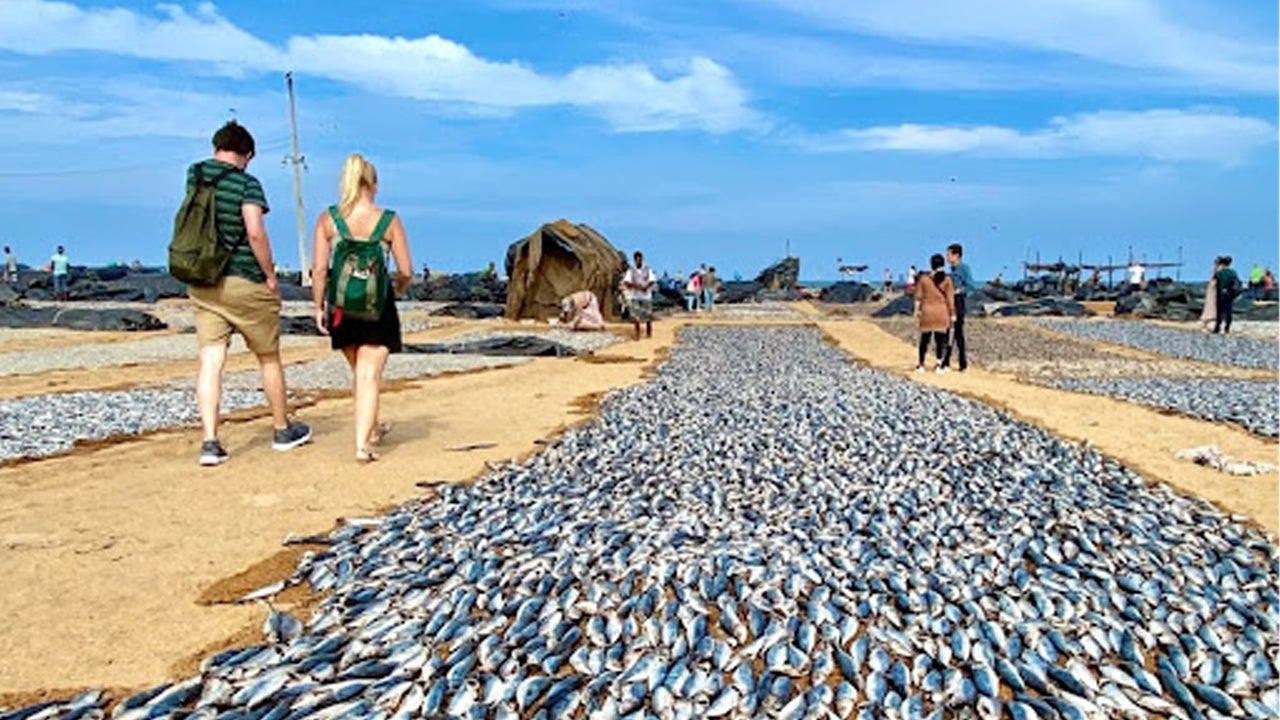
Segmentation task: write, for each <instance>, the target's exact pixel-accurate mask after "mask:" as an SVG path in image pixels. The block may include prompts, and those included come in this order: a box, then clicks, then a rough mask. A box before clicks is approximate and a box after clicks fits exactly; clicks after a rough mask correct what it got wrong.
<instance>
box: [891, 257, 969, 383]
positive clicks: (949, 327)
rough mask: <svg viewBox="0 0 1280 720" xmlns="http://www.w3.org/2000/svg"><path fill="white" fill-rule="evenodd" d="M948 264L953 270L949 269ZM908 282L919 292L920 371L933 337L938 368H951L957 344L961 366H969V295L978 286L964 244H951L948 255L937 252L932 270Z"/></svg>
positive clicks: (917, 360) (932, 258)
mask: <svg viewBox="0 0 1280 720" xmlns="http://www.w3.org/2000/svg"><path fill="white" fill-rule="evenodd" d="M948 265H950V267H951V272H950V273H948V272H947V270H946V267H947V266H948ZM913 280H914V282H912V281H913ZM907 282H908V283H909V284H910V285H912V286H913V287H911V288H909V289H908V292H914V293H915V317H916V325H917V327H918V328H919V330H920V346H919V352H918V355H917V359H916V372H924V371H925V367H924V360H925V356H926V355H927V354H928V352H929V342H930V341H931V340H932V342H933V346H934V353H935V355H936V357H937V365H935V366H934V369H933V370H934V372H936V373H945V372H949V371H950V370H951V356H952V350H953V348H954V350H955V354H956V356H957V360H958V362H959V365H958V369H959V371H960V372H964V371H965V370H967V369H968V367H969V358H968V355H967V354H966V352H965V340H964V316H965V311H966V309H967V308H966V307H965V296H966V294H967V293H969V292H972V291H973V290H976V289H977V285H976V284H975V283H974V281H973V273H972V272H971V271H970V270H969V265H968V263H966V262H965V261H964V247H962V246H961V245H960V244H959V243H952V244H951V245H949V246H947V256H946V258H943V256H942V255H940V254H935V255H934V256H933V257H931V258H929V272H922V273H920V274H919V275H917V276H916V277H914V278H910V277H909V278H907Z"/></svg>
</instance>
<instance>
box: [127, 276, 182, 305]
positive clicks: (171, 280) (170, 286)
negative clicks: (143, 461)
mask: <svg viewBox="0 0 1280 720" xmlns="http://www.w3.org/2000/svg"><path fill="white" fill-rule="evenodd" d="M125 281H126V282H128V283H129V284H130V285H132V286H134V287H136V288H138V289H139V290H141V291H142V293H143V299H144V300H146V301H147V302H155V300H169V299H172V298H182V297H186V296H187V286H186V285H185V284H183V283H182V282H181V281H179V280H178V279H177V278H175V277H173V276H172V275H170V274H168V273H157V272H147V273H132V274H130V275H129V277H128V278H126V280H125ZM151 298H155V300H152V299H151Z"/></svg>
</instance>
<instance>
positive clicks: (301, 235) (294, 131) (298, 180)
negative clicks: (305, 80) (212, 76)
mask: <svg viewBox="0 0 1280 720" xmlns="http://www.w3.org/2000/svg"><path fill="white" fill-rule="evenodd" d="M284 83H285V87H287V88H288V90H289V134H290V136H291V137H292V139H293V152H292V153H291V154H290V155H289V157H288V158H287V159H286V160H285V162H288V163H289V164H291V165H293V197H294V200H295V201H296V204H297V208H298V276H299V278H300V279H301V282H302V287H311V274H310V273H309V272H308V270H310V268H309V267H308V264H307V211H306V209H304V208H303V206H302V168H303V167H304V166H305V165H306V159H305V158H303V157H302V155H300V154H298V111H297V108H296V107H295V104H294V101H293V73H292V72H287V73H285V74H284Z"/></svg>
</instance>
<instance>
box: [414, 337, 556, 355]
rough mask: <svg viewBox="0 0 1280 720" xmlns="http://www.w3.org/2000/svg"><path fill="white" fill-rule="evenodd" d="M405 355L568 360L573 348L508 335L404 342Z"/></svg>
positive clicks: (541, 339) (548, 341)
mask: <svg viewBox="0 0 1280 720" xmlns="http://www.w3.org/2000/svg"><path fill="white" fill-rule="evenodd" d="M404 350H405V352H411V353H424V354H444V355H490V356H497V357H568V356H571V355H577V354H578V351H577V350H575V349H574V348H572V347H570V346H568V345H564V344H562V343H558V342H555V341H554V340H548V339H546V338H543V337H539V336H537V335H511V336H507V337H496V338H488V339H485V340H475V341H471V342H455V343H421V344H419V343H406V344H405V346H404Z"/></svg>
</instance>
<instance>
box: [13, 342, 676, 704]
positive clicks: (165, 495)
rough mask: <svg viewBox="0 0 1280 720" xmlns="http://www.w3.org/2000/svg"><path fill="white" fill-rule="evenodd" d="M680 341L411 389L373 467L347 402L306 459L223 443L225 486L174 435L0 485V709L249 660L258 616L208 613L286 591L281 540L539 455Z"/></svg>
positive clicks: (263, 432)
mask: <svg viewBox="0 0 1280 720" xmlns="http://www.w3.org/2000/svg"><path fill="white" fill-rule="evenodd" d="M486 327H487V326H486ZM471 329H475V328H474V327H472V328H471ZM673 335H674V331H673V328H672V327H671V325H669V324H663V323H659V324H658V326H657V327H656V328H655V337H654V338H653V339H652V340H645V341H641V342H634V341H632V342H625V343H622V344H619V345H616V346H614V347H612V348H610V349H609V350H606V351H603V352H601V353H598V354H597V356H596V357H594V358H592V359H562V360H561V359H537V360H534V361H533V362H530V363H528V364H525V365H521V366H518V367H512V368H505V369H501V370H493V371H487V372H479V373H474V374H466V375H455V376H451V377H442V378H433V379H427V380H422V381H417V382H413V383H410V384H409V386H408V387H407V388H405V389H402V390H399V391H396V392H392V393H389V394H387V395H386V397H385V399H384V406H383V407H384V413H383V416H384V417H385V418H386V419H388V420H391V421H392V422H393V423H394V429H393V432H392V434H391V435H390V436H389V437H388V438H387V439H386V441H385V446H384V454H383V458H382V460H381V461H379V462H377V463H375V464H373V465H369V466H357V465H356V464H355V462H354V460H353V459H352V456H353V440H352V439H351V418H350V415H351V405H350V402H349V401H348V400H344V399H331V400H324V401H321V402H320V403H318V404H317V405H316V406H314V407H311V408H308V409H306V410H305V411H303V413H302V418H303V419H304V420H305V421H306V422H308V423H310V424H311V425H312V427H313V428H314V431H315V442H314V443H313V444H312V445H309V446H306V447H303V448H300V449H298V450H295V451H293V452H289V453H276V452H273V451H272V450H271V449H270V445H269V440H270V423H269V421H268V420H265V419H258V420H253V421H249V422H245V423H240V424H233V425H230V426H228V427H226V429H225V432H224V443H225V444H226V446H227V449H228V451H229V452H230V453H231V455H232V460H231V462H229V463H228V464H226V465H224V466H222V467H220V468H214V469H202V468H199V467H197V466H196V465H195V457H196V454H197V451H198V448H199V441H200V434H199V432H198V431H182V432H166V433H160V434H156V435H151V436H148V437H146V438H143V439H141V440H135V441H130V442H125V443H122V444H119V445H115V446H111V447H107V448H102V449H97V450H94V451H91V452H80V453H74V454H72V455H68V456H63V457H59V458H55V459H50V460H46V461H42V462H37V463H28V464H25V465H21V466H15V467H11V468H5V469H0V576H2V577H4V578H5V583H4V590H3V591H0V616H3V617H6V618H20V619H21V620H20V621H19V622H8V623H4V624H3V625H0V647H3V648H4V651H3V653H2V654H0V705H4V704H6V703H5V702H4V700H5V699H4V697H3V694H5V693H15V692H21V693H24V694H25V693H32V692H35V691H38V690H42V689H49V690H51V691H53V692H57V691H59V690H63V691H65V690H66V689H69V688H78V687H85V686H106V687H138V686H148V685H150V684H154V683H157V682H160V681H162V680H165V679H167V678H169V679H172V678H175V677H177V676H179V675H181V674H183V673H188V672H191V671H192V670H193V669H194V668H195V664H194V663H195V660H197V659H198V658H199V657H202V656H203V655H204V654H206V651H207V650H209V649H210V648H215V647H221V646H225V645H230V644H241V643H246V642H251V641H252V640H253V639H254V638H255V635H256V627H257V626H258V625H260V624H261V621H262V620H263V618H264V617H265V611H264V610H263V608H262V607H260V606H253V605H249V606H229V605H212V606H208V605H203V604H201V600H202V598H203V600H204V601H208V600H210V599H227V598H229V597H238V595H239V594H241V593H243V592H245V591H247V590H250V589H253V588H256V587H259V586H261V585H265V584H268V583H270V582H271V581H273V580H276V579H279V578H281V577H285V576H287V575H288V574H289V573H290V572H291V571H292V568H293V566H294V565H295V564H296V560H297V551H285V552H283V553H282V551H283V550H284V548H282V545H281V541H282V539H283V538H284V536H285V535H286V534H287V533H289V532H294V533H299V534H303V535H306V534H314V533H323V532H327V531H328V530H330V529H331V528H332V527H333V525H334V522H335V520H337V519H338V518H340V517H344V516H359V515H367V514H372V513H376V512H378V511H379V510H380V509H383V508H387V507H389V506H391V505H394V504H396V503H399V502H402V501H405V500H408V499H412V498H414V497H417V496H420V495H421V494H422V493H423V492H424V490H423V489H422V488H421V487H419V485H418V483H427V484H432V483H438V482H445V481H462V480H467V479H470V478H473V477H474V476H476V475H477V474H478V473H480V472H481V471H483V469H484V463H485V462H486V461H490V462H492V461H500V460H505V459H509V458H514V457H518V456H522V455H525V454H527V453H530V452H532V451H534V450H536V449H537V448H538V445H537V441H538V440H540V439H544V438H548V437H550V436H552V435H554V434H555V433H556V432H557V431H558V430H560V429H561V428H562V427H564V426H565V425H566V424H567V423H572V422H575V421H578V420H580V419H581V418H583V417H584V416H585V415H586V414H588V413H589V411H590V408H591V407H592V398H593V397H594V396H596V395H597V394H600V393H604V392H606V391H607V390H609V389H611V388H616V387H622V386H626V385H628V384H631V383H635V382H638V381H640V380H641V379H642V377H643V375H644V373H645V372H646V370H647V369H648V368H649V367H650V366H651V365H652V363H653V361H654V360H655V358H658V357H659V356H660V354H661V351H662V349H663V348H665V347H667V346H669V345H670V343H671V341H672V338H673ZM489 444H492V447H484V448H482V449H477V450H473V451H464V450H457V448H462V447H466V446H472V445H489ZM58 694H65V692H62V693H58ZM24 697H26V698H28V699H29V698H32V697H36V695H24Z"/></svg>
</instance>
